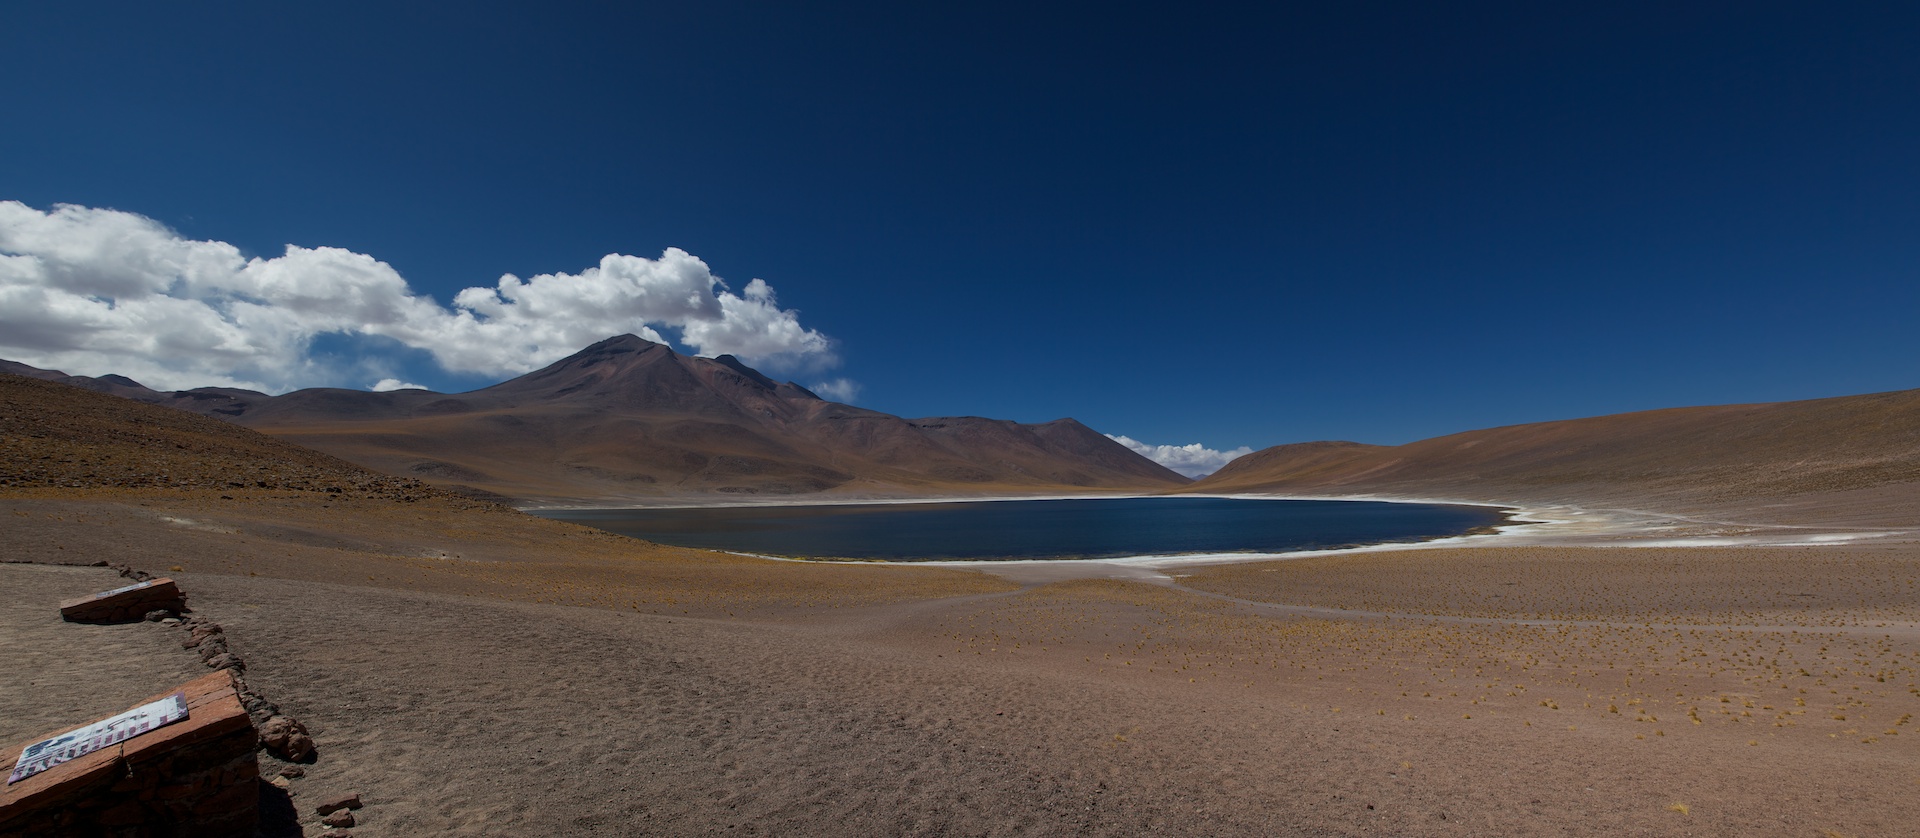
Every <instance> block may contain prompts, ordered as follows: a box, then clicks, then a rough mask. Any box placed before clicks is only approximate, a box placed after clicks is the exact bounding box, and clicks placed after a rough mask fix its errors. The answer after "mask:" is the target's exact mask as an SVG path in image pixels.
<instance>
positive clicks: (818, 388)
mask: <svg viewBox="0 0 1920 838" xmlns="http://www.w3.org/2000/svg"><path fill="white" fill-rule="evenodd" d="M807 389H809V390H812V391H813V394H814V395H816V396H819V397H820V398H823V399H826V400H827V401H830V402H840V403H841V404H853V400H854V399H857V398H860V385H859V383H858V382H855V381H852V380H850V379H846V378H836V379H833V380H832V381H822V382H820V383H819V384H815V385H813V386H812V387H808V388H807Z"/></svg>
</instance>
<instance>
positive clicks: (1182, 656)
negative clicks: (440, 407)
mask: <svg viewBox="0 0 1920 838" xmlns="http://www.w3.org/2000/svg"><path fill="white" fill-rule="evenodd" d="M0 527H4V535H5V540H6V543H7V555H6V557H5V558H7V559H9V560H14V561H32V562H40V563H51V564H84V563H87V562H91V561H97V560H102V559H105V560H112V561H119V562H125V563H128V564H131V565H133V566H135V567H139V568H142V569H145V570H149V571H152V572H156V573H165V574H166V575H169V576H172V577H174V578H176V579H178V580H179V581H180V584H181V586H182V588H183V589H184V590H185V591H186V592H187V594H188V596H189V598H190V599H189V601H190V605H191V606H192V607H193V608H194V609H195V610H196V611H197V612H198V613H200V614H202V615H204V616H207V617H209V618H211V619H213V620H216V621H218V622H220V623H221V624H223V625H224V626H225V627H226V631H227V635H228V637H229V640H230V643H231V646H232V648H233V651H234V652H235V653H237V654H239V655H240V656H241V657H242V658H244V659H245V660H246V662H247V664H248V671H247V680H248V681H249V683H251V684H252V685H253V686H254V687H255V688H256V689H258V690H259V691H260V692H261V693H263V694H264V695H266V696H267V697H268V698H270V699H272V700H273V701H275V702H277V703H278V704H280V706H281V707H282V708H283V710H284V711H285V712H288V713H290V714H292V715H294V716H295V717H297V718H299V719H301V720H303V721H304V722H305V723H306V724H307V725H308V726H309V728H311V730H312V732H313V735H314V738H315V741H316V743H317V744H318V746H319V749H320V757H319V760H318V761H317V762H316V763H314V764H313V765H311V766H308V767H307V774H306V776H305V777H303V778H301V779H298V780H295V781H293V784H292V790H293V792H294V794H295V799H294V802H295V804H296V806H300V805H301V804H302V803H303V802H310V801H313V800H317V799H319V798H321V797H324V796H327V795H329V794H334V793H339V792H344V791H358V792H360V793H361V795H362V796H363V798H364V799H365V800H366V803H367V807H366V808H365V809H363V810H361V812H360V813H359V815H360V825H359V826H358V827H356V828H355V830H354V834H355V835H360V836H381V835H425V834H502V835H508V834H512V835H523V834H541V835H547V834H552V835H647V834H662V835H680V834H694V833H702V834H710V833H731V834H742V835H756V834H758V835H797V834H813V835H870V834H925V835H1007V834H1039V835H1138V834H1146V833H1161V834H1170V835H1388V834H1391V835H1635V834H1638V835H1683V834H1692V835H1729V836H1732V835H1797V836H1831V835H1849V836H1866V835H1900V834H1911V832H1912V824H1914V823H1920V733H1916V729H1920V726H1917V725H1915V724H1913V723H1912V721H1911V719H1912V717H1913V715H1914V714H1915V713H1920V545H1916V544H1913V543H1906V542H1903V543H1897V544H1891V545H1887V544H1875V545H1865V544H1861V545H1852V546H1848V545H1838V546H1829V547H1819V548H1758V547H1756V548H1737V549H1710V548H1687V549H1677V548H1676V549H1629V548H1617V547H1609V548H1575V547H1557V546H1556V547H1545V546H1520V547H1508V548H1498V549H1428V550H1407V551H1396V552H1375V553H1359V554H1349V555H1335V556H1321V557H1316V558H1310V559H1299V560H1293V561H1278V562H1261V563H1251V564H1235V565H1220V566H1212V567H1180V568H1176V569H1170V570H1168V571H1167V572H1165V573H1159V572H1155V571H1152V570H1143V569H1140V568H1117V567H1114V566H1111V565H1106V566H1103V565H1100V564H1097V563H1089V564H1086V565H1084V567H1085V568H1086V570H1085V572H1069V573H1061V572H1058V571H1050V572H1049V573H1045V574H1040V573H1033V572H1032V571H1031V570H1029V571H1026V572H1021V571H1013V572H1011V573H1009V574H1008V577H1010V578H1008V577H1002V576H995V575H992V574H989V573H981V572H974V571H962V570H938V569H928V568H899V567H873V566H816V565H805V564H797V563H774V562H760V561H753V560H747V559H739V558H731V557H719V556H715V555H713V554H707V553H699V552H697V551H685V550H675V549H671V548H661V547H656V546H652V545H646V544H643V543H641V542H634V541H629V540H626V539H620V538H616V537H612V536H607V535H604V534H600V533H597V532H594V531H590V530H584V529H581V528H577V527H572V526H570V525H565V524H559V523H555V522H547V521H540V520H537V519H531V518H527V517H525V516H520V515H518V514H515V513H510V512H505V511H502V510H497V509H489V508H486V507H483V506H475V505H463V504H460V503H458V502H457V501H453V500H444V499H442V500H435V499H431V498H428V499H425V500H422V501H420V502H409V503H398V502H392V501H383V500H379V499H358V500H355V499H353V498H344V499H343V498H341V497H339V496H328V495H325V494H316V493H303V492H286V491H279V490H266V489H260V490H247V491H243V490H239V489H230V490H227V491H226V492H225V493H220V492H218V491H214V490H210V491H198V490H171V491H168V490H159V489H151V490H114V491H93V490H57V489H36V490H31V491H16V492H12V493H10V494H8V495H4V496H0ZM119 581H120V580H119V579H118V577H116V576H114V575H113V574H112V573H111V572H109V571H107V570H105V569H96V568H76V567H49V566H46V565H45V564H26V565H18V564H9V565H0V586H4V587H3V588H0V590H6V591H8V592H9V596H8V597H7V598H6V599H5V600H3V601H0V640H4V642H5V643H6V646H7V648H9V649H13V650H16V651H15V652H14V653H13V654H12V655H11V657H10V660H9V666H8V667H6V671H5V675H4V676H0V677H4V678H5V680H4V681H0V685H3V686H4V687H5V688H4V689H0V740H4V741H6V742H18V741H21V740H24V739H27V738H28V737H31V736H34V735H37V734H41V733H45V732H48V731H49V730H50V729H53V728H57V727H60V726H62V725H65V724H68V723H73V724H79V723H82V722H85V721H88V720H90V719H92V718H93V717H95V716H98V715H103V714H106V713H110V712H114V711H116V710H119V709H124V707H125V705H127V704H128V703H130V702H132V701H134V700H137V699H138V698H140V697H143V696H146V695H149V694H151V693H154V692H157V691H159V690H161V689H164V688H166V687H168V686H171V685H172V684H174V683H178V682H179V681H183V680H185V679H186V678H188V677H191V676H192V675H193V674H194V673H195V672H196V671H204V669H202V668H200V667H201V665H200V663H199V661H198V658H197V656H195V655H194V654H193V653H191V652H187V651H185V650H181V649H179V648H178V644H177V643H176V642H174V641H175V640H176V639H177V638H175V637H173V635H172V632H173V631H174V630H170V629H165V628H163V627H160V626H158V625H154V624H145V623H142V624H135V625H126V626H113V627H95V626H79V625H73V624H67V623H61V622H59V621H58V618H57V615H55V612H54V606H55V604H56V603H57V601H58V600H60V599H63V598H67V597H71V596H76V595H79V594H84V593H87V592H90V591H94V590H100V589H103V588H107V587H113V586H115V585H116V584H118V583H119ZM90 661H102V662H104V663H103V665H97V666H96V665H78V664H77V662H90ZM263 759H264V758H263ZM266 762H267V763H268V769H269V771H271V769H272V768H273V767H275V764H274V763H273V761H272V760H270V759H268V760H266ZM301 811H303V812H310V811H311V808H310V807H302V808H301ZM309 819H310V820H311V817H310V816H309ZM319 831H320V830H319V829H318V828H317V827H316V826H311V825H310V826H309V834H318V832H319Z"/></svg>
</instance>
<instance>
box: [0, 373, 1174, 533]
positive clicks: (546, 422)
mask: <svg viewBox="0 0 1920 838" xmlns="http://www.w3.org/2000/svg"><path fill="white" fill-rule="evenodd" d="M0 371H6V372H14V373H16V374H22V375H29V376H33V377H38V378H45V379H50V380H55V381H62V382H65V383H70V384H74V385H77V386H81V387H85V388H87V389H93V390H98V391H102V392H107V393H112V394H114V395H121V396H126V397H129V398H133V399H136V400H139V401H145V402H150V403H155V404H162V405H166V406H170V407H177V408H180V409H183V410H188V411H191V412H195V413H200V414H203V415H207V416H213V417H217V418H221V419H225V420H227V421H230V422H234V423H236V424H239V425H244V426H247V427H250V428H254V429H257V430H260V431H264V432H266V433H269V434H272V435H274V436H277V437H281V438H283V439H287V440H289V441H292V442H295V443H298V444H300V445H302V446H306V447H309V448H313V449H316V450H319V451H324V452H327V453H330V454H333V455H335V456H338V457H341V458H343V459H346V460H349V461H351V462H354V463H357V464H360V465H362V466H366V467H368V468H372V469H375V470H378V471H382V472H385V473H388V474H394V475H400V476H404V477H417V478H419V479H422V480H425V481H428V482H430V483H435V484H439V485H442V486H448V487H451V488H455V489H458V490H461V491H466V492H470V493H473V494H476V495H483V496H494V497H505V498H514V499H519V500H523V501H529V502H534V503H543V502H566V503H573V502H596V501H604V502H618V501H622V500H642V499H647V498H661V497H688V496H694V497H699V496H710V497H734V498H740V497H755V496H760V497H765V496H794V495H810V494H818V493H832V494H834V495H837V496H851V497H862V496H876V497H884V496H926V495H945V494H964V495H992V494H1039V493H1058V492H1085V491H1124V492H1150V491H1161V490H1166V489H1172V488H1177V487H1179V486H1181V485H1184V484H1186V483H1187V482H1189V481H1188V480H1187V479H1186V478H1184V477H1182V476H1180V475H1178V474H1176V473H1174V472H1172V471H1170V470H1168V469H1166V468H1164V467H1162V466H1160V465H1159V464H1157V463H1154V462H1152V461H1151V460H1148V459H1146V458H1144V457H1141V456H1140V455H1138V454H1136V453H1134V452H1132V451H1130V450H1128V449H1126V448H1125V447H1123V446H1121V445H1119V444H1118V443H1115V442H1113V441H1112V440H1109V439H1107V438H1106V437H1105V436H1103V435H1101V434H1099V433H1097V432H1095V431H1093V430H1092V429H1090V428H1088V427H1086V426H1085V425H1082V424H1080V423H1079V422H1076V421H1074V420H1072V419H1059V420H1055V421H1053V422H1046V423H1041V424H1021V423H1017V422H1011V421H1004V420H995V419H984V418H980V417H971V416H964V417H936V418H926V419H902V418H900V417H897V416H892V415H889V414H885V413H880V412H878V411H873V410H865V409H862V408H858V407H853V406H850V405H845V404H839V403H835V402H830V401H826V400H824V399H822V398H820V397H819V396H817V395H815V394H813V393H812V392H809V391H808V390H806V389H805V388H803V387H800V386H799V385H796V384H793V383H791V382H785V383H781V382H775V381H773V380H772V379H769V378H767V377H766V376H764V375H761V374H760V373H759V372H757V371H755V370H753V369H752V368H750V367H748V366H746V365H745V364H742V363H741V362H740V361H739V360H737V359H735V358H733V357H731V356H726V355H722V356H720V357H718V358H711V359H710V358H699V357H692V356H686V355H681V354H679V353H677V352H674V351H673V350H672V349H671V348H669V347H666V346H663V345H660V344H657V343H652V342H650V341H646V340H642V339H640V338H638V337H634V336H632V335H623V336H619V337H614V338H609V339H607V340H604V341H601V342H599V343H596V344H594V345H592V346H590V347H587V348H586V349H583V350H581V351H580V352H578V353H575V354H574V355H572V356H569V357H567V358H564V359H562V360H560V361H558V362H556V363H554V364H553V365H551V366H548V367H546V368H545V369H541V370H537V371H535V372H532V373H529V374H527V375H524V376H521V377H519V378H515V379H512V380H509V381H505V382H502V383H500V384H497V385H494V386H492V387H487V388H484V389H480V390H475V391H473V392H469V393H461V394H456V395H448V394H443V393H434V392H429V391H425V390H397V391H392V392H385V393H369V392H364V391H359V390H340V389H309V390H299V391H295V392H292V393H287V394H285V395H280V396H269V395H266V394H263V393H256V392H252V391H248V390H233V389H224V388H202V389H197V390H188V391H179V392H168V393H163V392H157V391H154V390H150V389H148V388H146V387H143V386H141V385H140V384H139V383H138V382H135V381H132V380H131V379H126V378H123V377H119V376H103V377H99V378H85V377H75V376H66V375H64V374H61V373H57V372H52V371H46V370H37V369H34V368H32V367H27V366H25V365H22V364H7V365H6V366H3V367H0Z"/></svg>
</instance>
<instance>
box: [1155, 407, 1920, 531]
mask: <svg viewBox="0 0 1920 838" xmlns="http://www.w3.org/2000/svg"><path fill="white" fill-rule="evenodd" d="M1181 491H1189V492H1223V493H1232V492H1265V493H1282V494H1300V495H1382V496H1401V497H1426V498H1451V499H1459V500H1484V501H1490V502H1523V503H1573V504H1588V505H1592V504H1614V505H1622V506H1633V505H1648V504H1652V505H1657V506H1659V507H1661V508H1663V509H1670V510H1675V511H1682V510H1695V511H1712V510H1734V509H1739V510H1747V511H1752V510H1766V509H1770V510H1776V511H1779V512H1782V513H1784V512H1785V511H1787V510H1795V512H1794V514H1797V515H1803V516H1804V515H1807V514H1816V515H1818V516H1819V517H1824V518H1826V519H1830V520H1841V519H1847V518H1849V517H1850V516H1851V517H1852V518H1854V519H1858V520H1860V521H1869V520H1871V521H1874V522H1878V523H1889V522H1891V523H1905V524H1908V525H1914V526H1920V390H1904V391H1899V392H1892V393H1876V394H1871V395H1864V396H1843V397H1838V398H1829V399H1814V400H1809V401H1797V402H1779V403H1772V404H1747V405H1723V406H1715V407H1686V408H1673V409H1669V410H1651V411H1643V412H1638V413H1624V414H1618V415H1613V416H1599V417H1593V418H1588V419H1572V420H1566V421H1559V422H1539V423H1534V424H1527V425H1512V426H1508V427H1502V428H1490V429H1487V430H1479V431H1468V432H1466V433H1459V434H1452V435H1449V436H1443V437H1437V438H1434V439H1426V440H1420V441H1418V442H1410V443H1407V444H1406V445H1398V446H1381V445H1363V444H1360V443H1354V442H1310V443H1298V444H1292V445H1277V446H1274V447H1272V448H1267V449H1265V450H1262V451H1256V452H1254V453H1252V454H1249V455H1247V456H1245V457H1241V458H1240V459H1237V460H1235V461H1233V462H1231V463H1228V464H1227V465H1226V466H1225V467H1223V468H1221V469H1220V470H1219V471H1217V472H1215V473H1214V474H1212V475H1211V476H1209V477H1207V478H1206V479H1204V480H1201V481H1199V482H1197V483H1194V484H1193V485H1191V486H1189V487H1187V488H1186V489H1183V490H1181Z"/></svg>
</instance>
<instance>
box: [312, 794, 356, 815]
mask: <svg viewBox="0 0 1920 838" xmlns="http://www.w3.org/2000/svg"><path fill="white" fill-rule="evenodd" d="M360 805H361V804H360V793H359V792H352V793H350V794H342V795H338V796H336V797H329V798H327V799H325V800H322V801H320V804H319V805H318V806H315V807H313V812H314V814H316V815H331V814H333V813H334V812H338V811H340V810H341V809H358V808H360Z"/></svg>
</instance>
